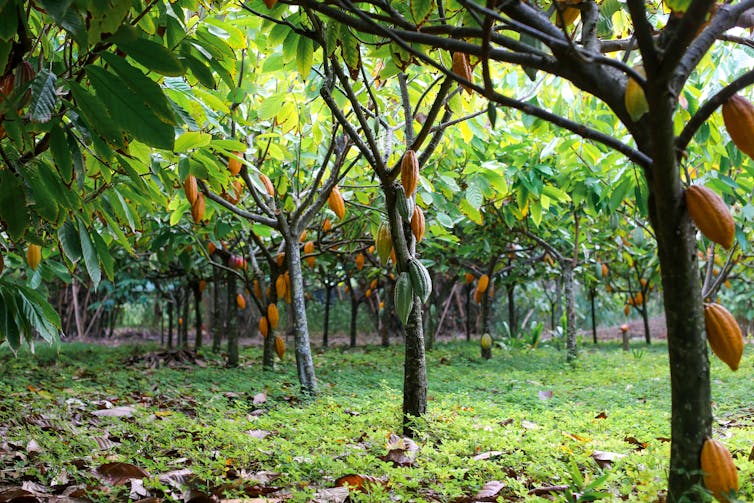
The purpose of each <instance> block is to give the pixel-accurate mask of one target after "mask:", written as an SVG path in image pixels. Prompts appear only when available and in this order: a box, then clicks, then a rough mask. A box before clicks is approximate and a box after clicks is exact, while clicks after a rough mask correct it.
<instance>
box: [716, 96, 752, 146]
mask: <svg viewBox="0 0 754 503" xmlns="http://www.w3.org/2000/svg"><path fill="white" fill-rule="evenodd" d="M723 122H724V123H725V129H726V130H727V131H728V134H729V135H730V139H731V140H733V143H734V144H735V145H736V147H738V148H739V149H740V150H741V152H743V153H744V154H746V155H748V156H749V157H751V158H752V159H754V105H752V104H751V102H750V101H749V100H747V99H746V98H744V97H743V96H741V95H738V94H736V95H734V96H733V97H732V98H730V99H729V100H728V101H726V102H725V103H724V104H723Z"/></svg>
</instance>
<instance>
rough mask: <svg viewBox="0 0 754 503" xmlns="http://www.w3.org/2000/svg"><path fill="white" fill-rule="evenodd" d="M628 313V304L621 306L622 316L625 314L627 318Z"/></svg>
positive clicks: (629, 309)
mask: <svg viewBox="0 0 754 503" xmlns="http://www.w3.org/2000/svg"><path fill="white" fill-rule="evenodd" d="M630 312H631V306H629V305H628V304H626V305H625V306H623V314H625V315H626V316H628V313H630Z"/></svg>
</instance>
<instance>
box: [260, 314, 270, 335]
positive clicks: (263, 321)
mask: <svg viewBox="0 0 754 503" xmlns="http://www.w3.org/2000/svg"><path fill="white" fill-rule="evenodd" d="M259 333H260V334H262V337H267V334H269V333H270V326H269V322H268V321H267V317H266V316H262V317H261V318H259Z"/></svg>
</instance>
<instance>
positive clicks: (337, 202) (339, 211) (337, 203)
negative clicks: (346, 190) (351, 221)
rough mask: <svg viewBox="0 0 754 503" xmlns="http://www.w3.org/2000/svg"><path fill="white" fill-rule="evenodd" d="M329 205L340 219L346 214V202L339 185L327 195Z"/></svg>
mask: <svg viewBox="0 0 754 503" xmlns="http://www.w3.org/2000/svg"><path fill="white" fill-rule="evenodd" d="M327 205H328V206H330V209H331V210H332V211H333V213H335V214H336V215H337V216H338V218H339V219H340V220H343V217H345V216H346V204H345V202H344V201H343V196H341V195H340V189H339V188H338V186H337V185H336V186H335V187H333V188H332V190H331V191H330V195H329V196H328V197H327Z"/></svg>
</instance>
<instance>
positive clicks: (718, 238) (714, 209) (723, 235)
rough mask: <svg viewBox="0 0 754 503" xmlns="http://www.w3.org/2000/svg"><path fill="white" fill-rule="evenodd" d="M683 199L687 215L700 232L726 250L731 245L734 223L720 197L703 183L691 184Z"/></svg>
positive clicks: (733, 236)
mask: <svg viewBox="0 0 754 503" xmlns="http://www.w3.org/2000/svg"><path fill="white" fill-rule="evenodd" d="M685 199H686V209H687V210H688V212H689V216H690V217H691V220H693V221H694V224H696V226H697V227H698V228H699V231H700V232H701V233H702V234H704V235H705V236H706V237H707V238H708V239H709V240H710V241H714V242H715V243H717V244H719V245H721V246H722V247H723V248H725V249H726V250H727V249H729V248H730V247H731V246H733V240H734V238H735V233H736V224H735V223H734V222H733V217H732V216H731V215H730V211H729V210H728V207H727V206H726V205H725V201H723V198H722V197H720V196H718V195H717V194H716V193H715V192H713V191H712V190H711V189H708V188H707V187H704V186H703V185H692V186H691V187H689V188H688V189H686V193H685Z"/></svg>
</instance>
